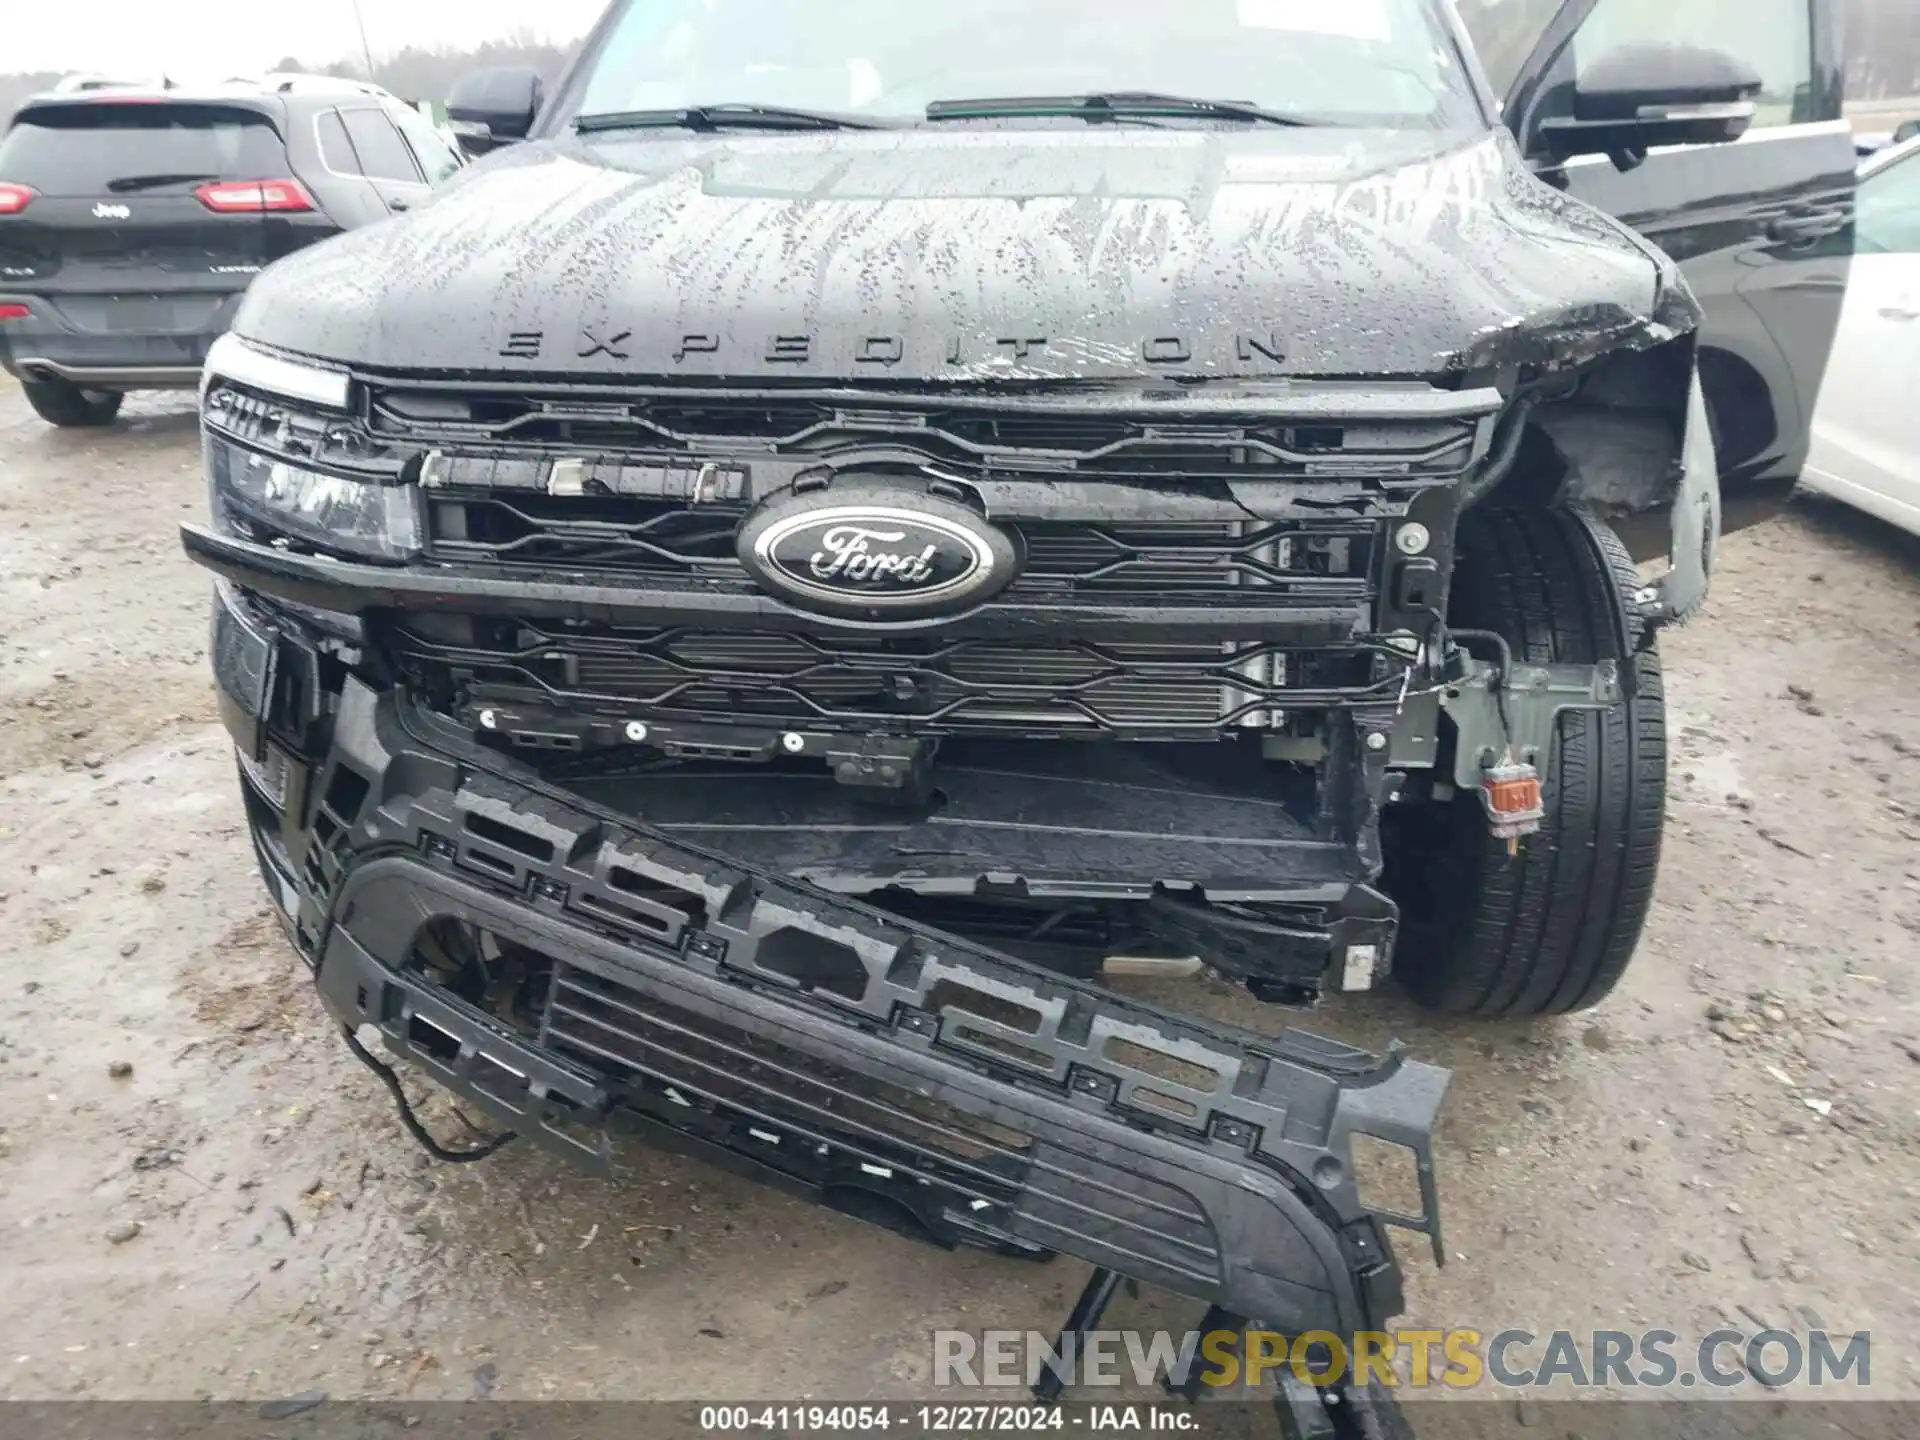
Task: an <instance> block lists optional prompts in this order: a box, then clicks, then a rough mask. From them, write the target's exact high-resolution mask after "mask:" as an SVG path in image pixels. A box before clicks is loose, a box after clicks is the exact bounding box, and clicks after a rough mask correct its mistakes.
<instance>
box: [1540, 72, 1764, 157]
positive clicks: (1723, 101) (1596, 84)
mask: <svg viewBox="0 0 1920 1440" xmlns="http://www.w3.org/2000/svg"><path fill="white" fill-rule="evenodd" d="M1763 84H1764V82H1763V81H1762V80H1761V77H1760V74H1759V72H1758V71H1756V70H1755V69H1754V68H1753V66H1752V65H1751V64H1749V63H1748V62H1747V61H1745V60H1742V59H1740V58H1739V57H1738V56H1734V55H1729V54H1727V53H1726V52H1724V51H1720V50H1704V49H1700V48H1698V47H1696V46H1692V45H1660V44H1647V45H1623V46H1621V47H1620V48H1618V49H1615V50H1609V51H1607V52H1606V53H1605V54H1604V55H1602V56H1601V57H1600V58H1599V59H1598V60H1596V61H1594V63H1593V64H1591V65H1589V66H1587V67H1586V69H1585V70H1583V71H1582V72H1581V75H1580V78H1579V80H1578V81H1577V82H1576V83H1575V85H1574V90H1573V113H1572V114H1571V115H1564V116H1551V117H1549V118H1547V119H1545V120H1543V121H1542V122H1541V124H1540V140H1541V143H1542V145H1543V147H1544V148H1545V150H1546V152H1547V153H1548V155H1550V156H1551V157H1552V158H1553V159H1555V160H1569V159H1572V158H1573V157H1574V156H1576V155H1607V156H1611V157H1612V159H1613V161H1614V163H1615V164H1616V165H1618V166H1620V168H1621V169H1623V170H1624V169H1631V168H1632V167H1633V166H1635V165H1637V164H1639V163H1640V161H1641V160H1643V159H1645V158H1646V153H1647V151H1649V150H1651V149H1652V148H1653V147H1654V146H1656V145H1722V144H1725V143H1726V142H1727V141H1729V140H1738V139H1739V138H1740V137H1741V136H1742V135H1744V134H1746V133H1747V127H1748V126H1749V125H1751V124H1752V123H1753V117H1754V104H1753V102H1754V97H1755V96H1757V95H1758V94H1759V93H1760V91H1761V88H1762V86H1763Z"/></svg>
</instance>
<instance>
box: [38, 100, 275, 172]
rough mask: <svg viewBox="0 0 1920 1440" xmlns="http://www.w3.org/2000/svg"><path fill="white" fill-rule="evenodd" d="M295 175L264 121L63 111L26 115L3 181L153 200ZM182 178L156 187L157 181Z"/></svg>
mask: <svg viewBox="0 0 1920 1440" xmlns="http://www.w3.org/2000/svg"><path fill="white" fill-rule="evenodd" d="M286 173H287V152H286V147H285V146H283V145H282V144H281V143H280V136H279V134H278V132H276V131H275V130H274V128H273V126H272V125H270V124H269V123H268V122H267V119H266V117H265V116H263V115H258V114H255V113H253V112H251V111H248V110H243V109H240V108H238V107H227V106H222V105H193V104H184V105H174V104H158V103H154V104H142V105H112V104H101V105H89V104H55V105H46V106H39V107H30V108H28V109H26V110H24V111H22V112H21V114H20V116H19V118H18V119H17V120H16V121H15V122H14V125H13V128H12V129H11V130H9V131H8V132H7V133H6V137H5V139H4V140H0V175H4V176H5V177H6V178H7V179H8V180H11V181H14V182H15V183H16V184H21V185H31V186H33V187H34V188H35V189H36V190H38V191H39V192H40V193H41V194H42V195H100V194H108V193H117V192H118V191H120V190H121V189H123V188H125V187H127V186H129V185H137V186H138V187H139V188H140V190H141V191H143V192H145V193H150V194H165V193H168V192H170V191H186V190H190V189H192V187H193V186H194V185H196V184H198V183H200V182H201V181H203V180H262V179H269V178H271V177H273V176H275V175H284V174H286ZM165 176H175V177H178V178H176V179H174V180H173V181H171V182H170V183H162V184H155V183H153V182H154V179H155V177H165Z"/></svg>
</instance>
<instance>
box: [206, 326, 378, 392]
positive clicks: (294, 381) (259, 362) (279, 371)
mask: <svg viewBox="0 0 1920 1440" xmlns="http://www.w3.org/2000/svg"><path fill="white" fill-rule="evenodd" d="M216 378H225V379H228V380H232V381H234V382H235V383H236V384H239V385H244V386H246V387H247V388H248V389H249V390H258V391H260V392H261V393H262V394H264V395H281V396H284V397H286V398H287V399H289V400H304V401H306V402H307V403H308V404H310V405H320V406H324V407H325V408H327V409H329V410H344V409H346V408H347V397H348V394H349V392H350V390H351V388H352V387H351V385H350V383H349V381H348V379H347V376H346V373H345V372H344V371H341V370H329V369H327V368H326V367H325V366H322V365H311V364H308V363H307V362H306V361H304V360H290V359H288V358H286V357H285V356H283V355H275V354H274V353H273V352H272V351H270V350H262V349H261V348H260V347H259V346H257V345H250V344H248V343H247V342H246V341H245V340H242V339H241V338H240V337H239V336H238V335H234V334H231V333H229V334H226V335H222V336H221V337H220V338H219V339H218V340H215V341H214V342H213V344H212V346H211V347H210V348H209V349H208V350H207V363H206V367H205V368H204V369H203V370H202V371H201V372H200V398H201V399H202V400H205V399H206V397H207V388H208V387H209V386H210V385H212V383H213V382H214V380H215V379H216Z"/></svg>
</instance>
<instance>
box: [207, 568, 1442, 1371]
mask: <svg viewBox="0 0 1920 1440" xmlns="http://www.w3.org/2000/svg"><path fill="white" fill-rule="evenodd" d="M317 618H318V617H311V616H309V617H304V618H303V617H302V616H300V615H299V614H297V613H296V612H292V611H289V610H286V609H283V608H277V607H276V608H273V609H269V608H268V607H265V606H262V605H260V604H257V603H255V602H253V601H250V600H249V599H247V598H246V597H245V596H243V595H242V594H240V593H239V592H237V591H235V590H234V589H232V588H231V587H228V586H226V585H222V586H221V587H220V592H219V603H218V609H217V612H216V621H215V645H214V653H215V658H216V673H217V675H218V679H219V687H220V694H221V703H222V708H223V714H224V716H225V719H226V722H227V724H228V726H229V728H230V729H232V731H233V733H234V735H235V737H236V740H237V741H238V743H239V745H240V750H241V755H242V759H243V764H242V770H243V775H244V784H243V789H244V792H245V796H246V803H247V808H248V816H249V820H250V821H251V825H252V830H253V834H254V838H255V842H256V846H257V849H258V852H259V856H260V860H261V864H262V868H263V871H264V872H265V874H266V875H267V877H268V881H269V885H270V887H271V889H272V890H273V892H274V894H275V898H276V900H277V901H278V903H279V905H280V906H281V908H282V911H283V914H284V916H285V918H286V920H287V922H288V926H289V930H290V933H292V935H293V936H294V937H295V941H296V944H297V946H298V948H299V949H300V951H301V953H302V955H303V957H304V958H305V959H306V961H307V963H308V964H309V965H310V966H311V967H312V968H313V970H314V972H315V980H316V983H317V985H318V987H319V990H320V993H321V995H322V997H323V999H324V1000H325V1002H326V1004H327V1007H328V1009H329V1010H330V1011H331V1012H332V1013H333V1014H334V1015H335V1017H336V1018H338V1019H339V1020H340V1021H341V1023H342V1024H343V1025H345V1026H346V1027H348V1028H349V1030H352V1031H358V1032H361V1033H364V1031H365V1028H366V1027H369V1026H371V1027H373V1028H375V1029H376V1030H377V1031H378V1032H379V1034H380V1035H381V1037H382V1039H383V1040H384V1041H385V1044H386V1046H387V1048H388V1049H389V1050H390V1051H392V1052H394V1053H396V1054H398V1055H401V1056H404V1057H405V1058H406V1059H408V1060H409V1061H411V1062H412V1063H413V1064H414V1065H416V1066H418V1067H419V1068H420V1069H421V1070H422V1071H424V1072H425V1073H426V1074H428V1075H429V1076H431V1077H432V1078H433V1079H435V1080H437V1081H438V1082H439V1083H441V1084H442V1085H445V1086H446V1087H448V1088H449V1089H450V1090H452V1091H453V1092H455V1093H456V1094H458V1095H460V1096H462V1097H463V1098H464V1099H465V1100H467V1101H468V1102H470V1103H471V1104H473V1105H475V1106H477V1107H478V1108H480V1109H482V1110H484V1111H485V1112H486V1113H487V1114H488V1115H489V1116H491V1117H492V1118H493V1119H494V1120H496V1121H497V1122H498V1123H499V1124H501V1125H502V1126H505V1127H509V1128H510V1129H511V1130H513V1131H514V1132H516V1133H517V1134H519V1135H521V1136H523V1137H526V1138H528V1139H531V1140H533V1141H535V1142H537V1143H539V1144H541V1145H543V1146H544V1147H546V1148H548V1149H550V1150H552V1151H554V1152H555V1153H558V1154H560V1155H563V1156H565V1157H566V1158H568V1159H569V1160H571V1161H573V1162H574V1163H576V1164H579V1165H582V1166H584V1167H586V1168H588V1169H590V1170H602V1169H604V1168H605V1167H606V1165H607V1163H608V1161H609V1158H610V1155H611V1148H612V1145H613V1143H614V1137H615V1136H617V1135H619V1134H622V1133H637V1134H638V1135H640V1136H642V1137H644V1138H646V1139H647V1140H648V1141H649V1142H650V1143H652V1144H655V1145H658V1146H663V1147H666V1148H671V1149H676V1150H681V1151H685V1152H689V1153H692V1154H695V1155H699V1156H702V1157H704V1158H706V1159H709V1160H711V1161H713V1162H715V1163H718V1164H720V1165H723V1166H725V1167H727V1168H729V1169H733V1170H736V1171H739V1172H742V1173H744V1174H746V1175H748V1176H750V1177H751V1178H753V1179H756V1180H759V1181H762V1182H764V1183H769V1184H772V1185H775V1186H778V1187H780V1188H783V1189H786V1190H790V1191H795V1192H798V1193H801V1194H804V1195H808V1196H811V1197H813V1198H816V1199H818V1200H821V1201H823V1202H825V1203H827V1204H829V1205H832V1206H834V1207H836V1208H838V1209H841V1210H843V1211H846V1212H848V1213H850V1214H853V1215H856V1216H858V1217H860V1218H863V1219H867V1220H872V1221H877V1222H879V1223H882V1224H886V1225H889V1226H892V1227H894V1228H897V1229H900V1230H903V1231H906V1232H908V1233H911V1234H915V1235H918V1236H920V1237H922V1238H928V1239H931V1240H933V1241H935V1242H937V1243H940V1244H943V1245H948V1246H956V1245H972V1246H980V1247H985V1248H988V1249H992V1250H996V1251H999V1252H1002V1253H1007V1254H1011V1255H1016V1256H1028V1257H1041V1256H1045V1255H1049V1254H1055V1253H1064V1254H1069V1255H1073V1256H1076V1257H1078V1258H1081V1259H1084V1260H1087V1261H1090V1262H1092V1263H1093V1264H1094V1265H1096V1266H1098V1267H1102V1268H1103V1269H1107V1270H1112V1271H1115V1272H1118V1273H1121V1274H1124V1275H1128V1276H1132V1277H1135V1278H1138V1279H1140V1280H1143V1281H1147V1282H1150V1283H1153V1284H1157V1285H1161V1286H1164V1287H1166V1288H1167V1289H1169V1290H1172V1291H1175V1292H1177V1293H1181V1294H1185V1295H1189V1296H1194V1297H1197V1298H1199V1299H1202V1300H1205V1301H1207V1302H1208V1303H1209V1304H1210V1305H1212V1306H1214V1307H1216V1309H1218V1310H1219V1311H1220V1312H1222V1313H1224V1314H1230V1315H1235V1316H1241V1317H1246V1318H1247V1319H1249V1320H1252V1321H1254V1322H1256V1323H1259V1324H1262V1325H1269V1326H1274V1327H1278V1328H1282V1329H1285V1330H1288V1331H1290V1332H1296V1333H1297V1332H1299V1331H1304V1330H1308V1329H1327V1330H1331V1331H1333V1332H1335V1333H1342V1334H1344V1333H1351V1332H1353V1331H1355V1330H1361V1329H1370V1328H1377V1327H1378V1326H1379V1325H1380V1324H1381V1323H1382V1322H1383V1321H1384V1320H1385V1319H1386V1318H1387V1317H1389V1316H1391V1315H1393V1314H1395V1313H1397V1312H1398V1311H1399V1310H1400V1309H1401V1308H1402V1300H1401V1288H1400V1277H1399V1271H1398V1268H1397V1266H1396V1264H1395V1262H1394V1259H1393V1255H1392V1251H1391V1249H1390V1247H1389V1245H1388V1243H1387V1240H1386V1237H1385V1234H1384V1231H1383V1227H1384V1226H1387V1225H1401V1226H1407V1227H1410V1228H1413V1229H1416V1230H1420V1231H1423V1232H1425V1233H1427V1234H1428V1235H1430V1236H1431V1237H1432V1238H1433V1242H1434V1244H1435V1246H1436V1249H1437V1247H1438V1244H1439V1231H1438V1218H1437V1208H1436V1201H1435V1192H1434V1183H1433V1171H1432V1156H1431V1139H1432V1127H1433V1122H1434V1118H1435V1114H1436V1111H1437V1108H1438V1105H1439V1103H1440V1099H1441V1094H1442V1091H1443V1090H1444V1087H1445V1082H1446V1076H1445V1072H1443V1071H1439V1070H1436V1069H1433V1068H1432V1067H1429V1066H1426V1065H1421V1064H1418V1063H1415V1062H1412V1061H1409V1060H1406V1059H1404V1058H1402V1057H1401V1056H1400V1055H1399V1054H1397V1053H1395V1054H1390V1055H1388V1056H1386V1057H1384V1058H1381V1057H1377V1056H1374V1055H1370V1054H1366V1053H1364V1052H1361V1051H1357V1050H1353V1049H1350V1048H1348V1047H1346V1046H1343V1045H1339V1044H1335V1043H1332V1042H1329V1041H1324V1040H1320V1039H1317V1038H1315V1037H1312V1036H1309V1035H1304V1034H1298V1033H1288V1034H1286V1035H1284V1036H1282V1037H1280V1038H1278V1039H1266V1038H1263V1037H1259V1036H1255V1035H1253V1034H1250V1033H1246V1032H1241V1031H1237V1030H1233V1029H1230V1028H1227V1027H1222V1026H1215V1025H1208V1024H1203V1023H1199V1022H1196V1021H1193V1020H1189V1019H1184V1018H1181V1017H1179V1016H1176V1015H1173V1014H1169V1013H1167V1012H1164V1011H1161V1010H1156V1009H1153V1008H1151V1007H1149V1006H1146V1005H1142V1004H1139V1003H1136V1002H1133V1001H1130V1000H1127V999H1124V998H1122V997H1120V996H1118V995H1116V994H1114V993H1112V992H1110V991H1107V990H1104V989H1101V988H1099V987H1097V986H1094V985H1092V984H1088V983H1085V982H1082V981H1078V980H1075V979H1073V978H1070V977H1067V976H1062V975H1059V974H1053V973H1049V972H1047V971H1044V970H1042V969H1041V968H1039V967H1038V966H1036V965H1033V964H1030V963H1028V962H1025V961H1022V960H1020V959H1017V958H1015V957H1012V956H1009V955H1005V954H1000V953H996V952H994V951H992V950H989V949H987V948H984V947H982V946H979V945H975V944H972V943H969V942H968V941H966V940H964V939H961V938H959V937H957V936H954V935H952V934H950V933H945V932H942V931H939V930H935V929H932V928H931V927H928V926H925V925H921V924H916V923H914V922H912V921H908V920H903V919H901V918H899V917H897V916H890V915H884V914H881V913H880V912H877V911H875V910H873V909H872V908H870V907H868V906H866V905H864V904H861V903H858V902H855V901H851V900H848V899H845V898H840V897H835V896H832V895H829V894H827V893H825V892H823V891H821V890H820V889H818V888H817V887H814V886H810V885H806V884H803V883H796V882H793V881H790V880H786V879H783V878H782V877H780V876H778V875H776V874H774V873H772V872H770V871H769V870H767V869H765V868H762V867H756V866H753V865H751V864H745V863H741V862H739V861H738V860H736V859H734V858H733V857H729V856H721V855H715V854H713V853H710V852H708V851H706V850H704V849H701V848H698V847H695V846H693V845H690V844H687V843H685V842H682V841H679V840H676V839H674V838H673V837H671V836H668V835H666V834H663V833H661V832H660V831H658V830H657V829H653V828H651V827H648V826H646V825H645V824H643V823H641V822H639V821H638V820H636V819H635V818H634V817H632V816H631V815H625V814H621V813H618V812H615V811H612V810H609V809H608V808H606V807H604V806H601V805H597V804H594V803H592V802H590V801H588V800H585V799H583V798H582V797H581V796H580V795H578V794H575V793H568V792H565V791H562V790H559V789H557V788H555V787H553V786H551V785H549V784H546V783H544V782H543V781H542V780H541V779H540V778H539V777H538V776H537V775H536V774H535V773H533V772H532V771H531V770H529V769H528V768H527V767H525V766H523V765H521V764H519V763H517V762H516V761H514V760H512V759H511V758H509V757H506V756H503V755H501V754H499V753H497V752H496V751H493V750H490V749H487V748H485V747H483V746H481V745H479V744H477V743H475V741H474V739H473V738H472V736H471V735H470V733H469V732H468V731H467V730H466V729H465V727H463V726H460V725H458V724H456V723H454V722H453V721H451V720H450V719H449V718H447V717H446V716H444V715H437V714H434V713H432V712H431V711H430V710H428V709H426V708H425V707H423V706H422V705H421V704H420V703H419V702H418V701H417V700H415V699H414V698H412V697H410V696H409V695H408V694H407V693H406V692H405V691H404V690H403V689H400V688H397V687H389V688H386V689H376V688H375V687H374V686H372V685H370V684H369V683H368V682H367V681H366V680H364V679H362V678H359V677H357V676H356V675H353V674H351V673H348V672H346V671H345V670H344V668H343V667H342V665H341V661H340V659H339V651H338V649H337V648H336V647H335V646H333V645H332V644H330V643H329V641H328V640H327V638H326V631H325V629H324V628H323V625H324V621H322V622H321V624H316V623H315V621H316V619H317ZM323 734H324V736H325V739H324V740H321V738H320V737H321V736H322V735H323ZM1356 1135H1371V1136H1375V1137H1377V1138H1379V1139H1381V1140H1384V1141H1387V1142H1390V1143H1392V1144H1396V1145H1400V1146H1404V1147H1406V1148H1407V1149H1408V1150H1410V1151H1412V1153H1413V1155H1414V1156H1415V1157H1416V1159H1417V1165H1418V1174H1419V1177H1420V1190H1421V1195H1422V1213H1420V1214H1414V1215H1399V1214H1392V1213H1388V1212H1385V1211H1382V1210H1379V1209H1375V1208H1369V1207H1368V1206H1367V1205H1366V1204H1365V1203H1364V1202H1363V1201H1362V1199H1361V1196H1360V1193H1359V1190H1358V1188H1357V1185H1356V1179H1355V1174H1354V1168H1353V1155H1352V1144H1351V1142H1352V1139H1353V1137H1354V1136H1356Z"/></svg>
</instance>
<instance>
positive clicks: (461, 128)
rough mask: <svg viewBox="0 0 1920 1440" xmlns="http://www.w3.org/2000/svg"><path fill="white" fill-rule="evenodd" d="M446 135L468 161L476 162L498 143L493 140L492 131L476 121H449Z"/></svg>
mask: <svg viewBox="0 0 1920 1440" xmlns="http://www.w3.org/2000/svg"><path fill="white" fill-rule="evenodd" d="M447 133H448V134H450V135H451V136H453V143H454V144H456V145H458V146H459V147H460V153H461V154H462V155H464V156H466V157H467V158H468V159H469V160H477V159H478V158H479V157H480V156H482V155H484V154H486V153H487V152H488V151H489V150H492V149H494V148H495V146H496V144H498V143H499V142H496V141H495V140H494V138H493V131H492V130H491V129H490V128H489V127H487V126H485V125H482V124H481V123H480V122H479V121H478V120H449V121H447Z"/></svg>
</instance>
